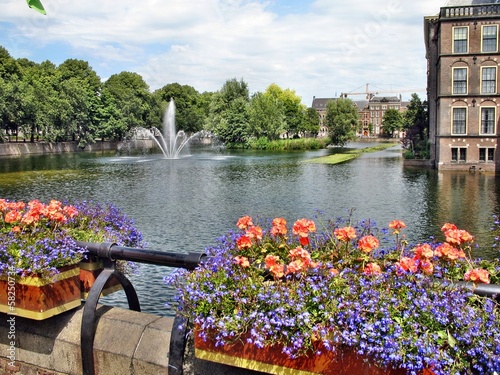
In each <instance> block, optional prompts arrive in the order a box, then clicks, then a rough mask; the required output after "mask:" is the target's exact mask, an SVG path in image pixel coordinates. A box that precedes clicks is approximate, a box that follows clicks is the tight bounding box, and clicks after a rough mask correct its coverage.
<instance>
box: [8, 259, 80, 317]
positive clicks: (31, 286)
mask: <svg viewBox="0 0 500 375" xmlns="http://www.w3.org/2000/svg"><path fill="white" fill-rule="evenodd" d="M59 272H60V273H58V274H56V275H54V276H52V277H49V278H41V277H38V276H36V275H34V276H26V277H21V278H16V279H15V280H14V277H12V278H11V279H10V280H9V278H7V277H6V276H2V278H0V290H1V291H2V293H0V312H3V313H8V314H10V315H17V316H21V317H24V318H29V319H35V320H43V319H47V318H50V317H51V316H54V315H57V314H60V313H63V312H65V311H68V310H71V309H74V308H76V307H78V306H80V304H81V298H80V268H79V267H78V265H77V264H75V265H72V266H66V267H61V268H59Z"/></svg>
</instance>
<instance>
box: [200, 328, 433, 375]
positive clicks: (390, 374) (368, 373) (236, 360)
mask: <svg viewBox="0 0 500 375" xmlns="http://www.w3.org/2000/svg"><path fill="white" fill-rule="evenodd" d="M194 346H195V356H196V358H199V359H203V360H207V361H211V362H217V363H222V364H226V365H230V366H236V367H240V368H245V369H249V370H254V371H260V372H265V373H269V374H282V375H313V374H322V375H404V374H406V370H404V369H383V368H380V367H377V366H375V365H373V364H371V363H370V362H369V359H368V358H366V357H363V356H360V355H358V354H356V353H355V352H354V351H353V350H350V349H349V350H339V351H337V352H335V353H334V352H331V351H327V350H324V351H323V353H322V354H321V355H315V354H313V355H311V356H303V357H299V358H296V359H291V358H289V357H288V356H287V355H286V354H284V353H283V352H282V347H281V346H280V345H272V346H267V347H264V348H257V347H255V346H254V345H253V344H248V343H243V342H241V341H239V342H237V343H235V344H232V345H223V346H218V347H216V346H215V342H213V341H206V342H205V341H203V339H202V338H200V336H199V335H198V333H197V332H195V336H194ZM432 374H434V373H433V372H432V371H430V370H424V371H423V372H422V375H432Z"/></svg>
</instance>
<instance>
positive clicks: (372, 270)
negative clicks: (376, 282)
mask: <svg viewBox="0 0 500 375" xmlns="http://www.w3.org/2000/svg"><path fill="white" fill-rule="evenodd" d="M381 272H382V269H381V268H380V266H379V265H378V264H377V263H373V262H372V263H368V264H367V265H366V266H365V268H364V269H363V273H364V274H365V275H368V276H369V275H380V273H381Z"/></svg>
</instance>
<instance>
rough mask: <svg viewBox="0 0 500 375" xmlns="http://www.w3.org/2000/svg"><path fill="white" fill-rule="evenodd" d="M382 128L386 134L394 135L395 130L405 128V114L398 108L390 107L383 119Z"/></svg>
mask: <svg viewBox="0 0 500 375" xmlns="http://www.w3.org/2000/svg"><path fill="white" fill-rule="evenodd" d="M382 128H383V130H384V132H385V133H386V134H390V135H391V137H392V136H393V135H394V132H395V131H397V130H401V129H402V128H403V116H402V115H401V112H399V111H398V110H397V109H394V108H390V109H388V110H387V111H386V112H385V114H384V118H383V119H382Z"/></svg>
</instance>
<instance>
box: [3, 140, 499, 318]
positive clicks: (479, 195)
mask: <svg viewBox="0 0 500 375" xmlns="http://www.w3.org/2000/svg"><path fill="white" fill-rule="evenodd" d="M363 146H364V145H363ZM352 147H360V145H355V144H354V145H352ZM328 152H330V151H327V150H320V151H309V152H293V153H256V152H249V151H247V152H244V151H235V152H222V153H213V152H210V151H207V150H198V151H197V152H193V154H192V155H190V156H188V157H184V158H182V159H178V160H165V159H164V158H163V157H162V155H161V154H158V155H146V156H133V157H129V156H117V155H114V154H110V153H99V154H64V155H46V156H30V157H20V158H3V159H2V161H1V163H0V197H5V198H9V199H16V200H17V199H20V200H29V199H35V198H36V199H40V200H44V201H48V200H50V199H54V198H55V199H59V200H69V201H77V200H84V199H85V200H91V201H95V202H111V203H113V204H114V205H116V206H118V207H120V208H121V209H122V210H123V211H124V212H125V213H126V214H127V215H128V216H130V217H132V218H133V219H134V220H135V222H136V224H137V226H138V227H139V229H140V230H141V231H142V232H143V233H144V236H145V239H146V240H147V241H148V243H149V244H150V247H151V248H154V249H157V250H165V251H188V250H189V251H203V249H204V248H205V247H207V246H209V245H211V244H213V243H214V239H215V238H217V237H218V236H220V235H221V234H223V233H226V232H227V230H229V229H233V228H234V224H235V222H236V220H237V219H238V218H239V217H240V216H243V215H251V216H253V217H257V216H259V217H263V218H272V217H275V216H283V217H285V218H286V219H287V220H288V221H293V220H295V219H297V218H301V217H307V218H314V216H315V215H316V214H317V211H318V210H320V211H322V212H323V214H322V218H323V220H326V219H329V218H336V217H338V216H346V214H347V212H348V211H349V210H351V209H353V208H354V209H355V211H354V216H355V218H356V219H368V218H370V219H373V220H375V221H376V222H377V224H378V225H379V226H386V225H387V224H388V223H389V221H391V220H393V219H401V220H403V221H405V222H406V223H407V225H408V230H407V232H408V239H409V240H410V241H425V240H426V239H427V238H428V237H429V236H431V235H435V234H438V233H439V229H440V227H441V225H442V224H443V223H445V222H453V223H456V224H457V225H458V226H459V227H461V228H463V229H467V230H469V231H470V232H472V233H473V234H475V235H477V236H478V241H479V242H480V243H481V244H483V245H484V246H483V249H487V251H484V250H483V253H484V255H485V256H491V255H492V254H493V251H492V250H491V248H490V244H491V242H492V238H493V236H492V234H491V233H490V231H489V229H490V227H491V225H492V220H491V216H492V215H493V213H496V212H499V202H498V195H499V183H498V178H497V177H495V176H493V175H488V174H481V173H475V174H470V173H468V172H466V173H463V172H451V171H449V172H439V173H438V172H437V171H433V170H426V169H415V168H413V169H411V168H404V167H403V162H402V159H401V158H400V152H399V150H398V149H397V148H394V149H389V150H386V151H382V152H376V153H373V154H366V155H363V156H361V157H359V158H357V159H354V160H352V161H350V162H348V163H344V164H339V165H321V164H308V163H304V160H306V159H310V158H313V157H316V156H320V155H324V154H326V153H328ZM317 221H318V222H319V220H317ZM168 272H169V270H167V269H165V268H160V267H155V266H144V267H143V269H142V271H141V274H140V275H139V276H134V277H133V280H132V281H133V283H134V285H135V286H136V288H137V290H138V294H139V298H140V300H141V304H142V306H143V309H144V310H145V311H147V312H154V313H157V314H161V315H167V314H171V313H172V311H171V310H168V309H166V308H165V307H164V306H163V302H167V301H168V300H169V298H170V296H171V295H172V291H169V290H167V288H166V287H165V285H164V284H163V282H162V277H163V276H164V275H166V274H167V273H168ZM117 298H119V296H118V297H117V296H114V297H111V298H110V299H111V300H116V299H117Z"/></svg>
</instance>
